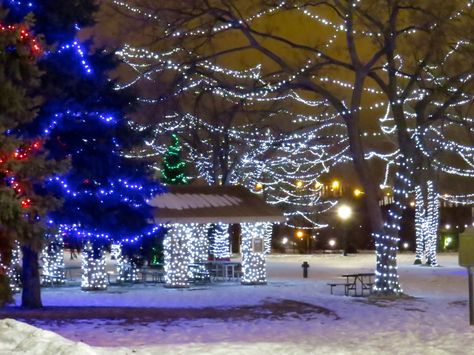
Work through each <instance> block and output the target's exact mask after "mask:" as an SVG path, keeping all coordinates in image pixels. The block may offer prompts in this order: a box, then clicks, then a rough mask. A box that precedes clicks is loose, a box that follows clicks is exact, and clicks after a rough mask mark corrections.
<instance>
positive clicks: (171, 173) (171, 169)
mask: <svg viewBox="0 0 474 355" xmlns="http://www.w3.org/2000/svg"><path fill="white" fill-rule="evenodd" d="M171 139H172V142H171V145H170V146H169V147H168V151H167V152H166V155H165V158H164V160H163V164H162V167H161V174H162V178H161V180H162V181H163V182H164V183H165V184H168V185H186V184H188V183H189V177H188V176H187V175H186V162H185V161H184V160H183V158H182V148H181V142H180V140H179V137H178V136H177V135H176V134H173V135H172V136H171Z"/></svg>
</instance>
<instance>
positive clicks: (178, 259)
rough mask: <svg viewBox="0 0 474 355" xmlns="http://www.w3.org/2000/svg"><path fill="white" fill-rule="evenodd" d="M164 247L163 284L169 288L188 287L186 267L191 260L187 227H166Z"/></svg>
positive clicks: (182, 225) (176, 225)
mask: <svg viewBox="0 0 474 355" xmlns="http://www.w3.org/2000/svg"><path fill="white" fill-rule="evenodd" d="M167 227H168V228H169V229H168V233H167V234H166V237H165V240H164V243H163V247H164V259H165V260H164V261H165V267H164V268H165V283H166V285H165V286H166V287H169V288H186V287H189V275H188V274H189V270H188V265H189V261H190V258H191V254H190V251H189V243H188V239H189V238H190V236H189V235H188V233H189V230H190V228H189V226H188V225H186V224H172V225H169V226H167Z"/></svg>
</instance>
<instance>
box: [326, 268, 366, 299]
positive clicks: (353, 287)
mask: <svg viewBox="0 0 474 355" xmlns="http://www.w3.org/2000/svg"><path fill="white" fill-rule="evenodd" d="M341 277H344V278H346V282H345V283H337V282H335V283H328V285H329V286H330V287H331V294H332V293H333V288H334V287H336V286H344V295H346V296H349V295H351V292H353V296H364V291H368V293H369V294H370V293H372V286H373V285H374V282H373V277H375V274H374V273H373V272H362V273H356V274H344V275H341Z"/></svg>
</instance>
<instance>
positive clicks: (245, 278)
mask: <svg viewBox="0 0 474 355" xmlns="http://www.w3.org/2000/svg"><path fill="white" fill-rule="evenodd" d="M268 224H269V223H264V222H257V223H242V224H241V226H242V247H241V252H242V280H241V282H242V284H243V285H265V284H266V283H267V267H266V262H265V246H264V237H265V231H266V229H267V227H268Z"/></svg>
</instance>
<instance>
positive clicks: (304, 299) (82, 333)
mask: <svg viewBox="0 0 474 355" xmlns="http://www.w3.org/2000/svg"><path fill="white" fill-rule="evenodd" d="M303 261H308V262H309V264H310V270H309V278H308V279H303V278H302V269H301V264H302V262H303ZM412 262H413V255H412V254H401V255H400V257H399V264H400V268H399V269H400V278H401V283H402V286H403V287H404V290H405V292H406V293H407V294H409V295H410V296H413V297H412V298H407V299H403V300H397V301H376V302H374V301H369V300H367V298H356V297H345V296H343V295H341V290H339V291H337V290H336V293H337V295H330V294H329V287H328V286H327V285H326V284H327V282H329V281H331V280H337V278H338V276H340V275H341V274H344V273H348V272H349V273H351V272H365V271H372V269H373V265H374V263H375V260H374V256H373V255H372V254H358V255H351V256H348V257H342V256H340V255H329V254H328V255H309V256H308V255H284V256H283V255H272V256H270V257H269V258H268V274H269V283H268V285H267V286H241V285H239V284H237V283H213V284H211V285H209V286H207V285H205V286H196V287H193V288H190V289H186V290H173V289H165V288H163V287H162V286H161V285H157V286H149V285H147V286H144V285H133V286H123V287H116V286H115V287H110V288H109V289H108V290H107V291H104V292H82V291H80V290H79V288H78V287H77V286H75V287H67V286H66V287H57V288H48V289H44V290H43V303H44V305H45V306H52V307H59V308H50V309H48V310H47V312H48V313H43V314H41V313H36V314H35V313H29V314H25V313H21V312H20V311H18V310H15V309H10V310H7V311H2V312H1V313H0V317H1V318H4V317H5V316H6V315H8V316H10V317H15V318H17V319H19V320H23V321H25V322H28V323H30V324H33V325H34V326H35V327H32V326H30V325H27V324H24V323H20V322H17V321H13V320H1V321H0V354H10V353H29V354H62V353H64V354H66V353H67V354H70V353H74V354H75V353H78V354H96V353H97V354H110V353H114V354H131V353H138V354H204V353H206V354H226V355H228V354H232V353H239V354H283V353H284V354H308V353H312V354H376V353H386V354H469V353H473V354H474V328H472V327H470V326H469V324H468V306H467V300H468V294H467V275H466V271H465V270H464V269H463V268H461V267H459V266H457V255H455V254H446V255H441V256H440V264H441V265H442V267H439V268H430V267H425V266H419V265H417V266H415V265H412ZM109 307H114V308H113V309H112V308H109ZM124 307H126V308H124ZM148 307H149V309H146V308H148ZM6 312H7V313H6ZM45 317H47V319H44V318H45ZM36 327H38V328H41V329H38V328H36ZM49 331H52V332H54V333H51V332H49ZM55 333H56V334H55ZM57 334H59V335H57ZM63 337H64V338H63ZM65 338H66V339H65ZM78 341H79V342H81V343H75V342H78ZM84 343H85V344H84ZM86 344H87V345H86ZM112 347H113V348H112ZM28 351H29V352H28Z"/></svg>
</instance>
